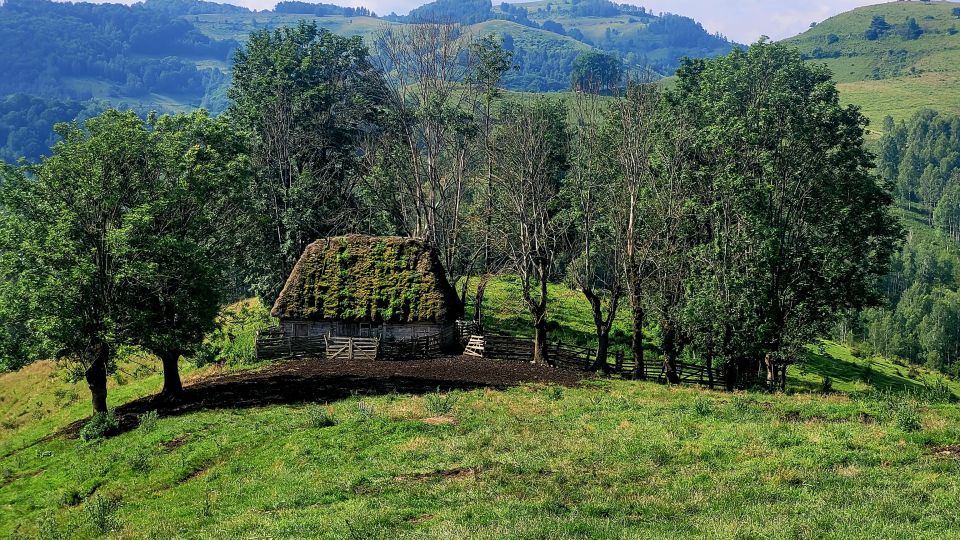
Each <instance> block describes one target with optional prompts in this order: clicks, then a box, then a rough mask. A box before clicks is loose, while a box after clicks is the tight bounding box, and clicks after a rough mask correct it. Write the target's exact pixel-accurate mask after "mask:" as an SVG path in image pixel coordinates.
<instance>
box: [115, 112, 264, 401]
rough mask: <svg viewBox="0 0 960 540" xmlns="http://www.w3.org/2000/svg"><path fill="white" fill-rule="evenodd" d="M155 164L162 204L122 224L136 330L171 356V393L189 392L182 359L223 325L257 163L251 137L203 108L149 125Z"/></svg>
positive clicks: (121, 252) (152, 347)
mask: <svg viewBox="0 0 960 540" xmlns="http://www.w3.org/2000/svg"><path fill="white" fill-rule="evenodd" d="M149 128H150V130H151V131H150V136H151V150H152V158H153V159H152V162H151V163H150V164H149V165H148V166H149V167H150V168H151V169H152V170H154V171H156V172H155V174H153V175H151V177H150V178H149V181H150V184H149V185H147V186H145V189H147V190H149V192H150V193H153V194H154V197H155V198H154V201H153V203H152V204H144V205H142V206H141V207H139V208H137V209H134V210H132V211H131V212H130V213H129V215H128V216H127V217H125V219H124V221H123V223H124V226H123V227H122V228H121V229H119V230H117V231H116V233H115V234H116V239H117V243H116V245H117V256H118V258H119V259H120V260H121V265H122V266H121V268H122V271H123V274H124V276H125V279H126V280H127V282H128V286H127V287H125V290H124V293H125V294H124V299H123V300H124V302H125V303H126V304H127V305H128V306H129V307H128V310H129V313H128V315H127V318H128V319H129V325H128V326H129V334H130V336H129V340H130V342H131V343H133V344H135V345H137V346H139V347H141V348H143V349H145V350H147V351H149V352H151V353H153V354H155V355H156V356H157V357H158V358H159V359H160V360H161V362H162V364H163V373H164V384H163V395H164V396H166V397H168V398H173V399H175V398H176V397H177V396H178V395H179V394H180V393H181V392H182V384H181V381H180V375H179V366H178V362H179V360H180V358H181V356H190V355H192V354H193V353H194V352H196V351H197V349H198V348H199V347H200V346H201V344H202V342H203V339H204V336H205V335H206V334H207V333H208V332H210V331H211V330H213V327H214V321H215V319H216V317H217V314H218V313H219V310H220V307H221V306H222V304H223V301H224V298H225V297H226V295H227V292H226V290H225V289H226V285H227V284H228V283H229V280H228V279H227V278H228V276H227V270H228V267H229V265H230V263H231V259H232V258H233V249H234V246H233V245H232V244H231V243H230V242H229V240H230V238H231V237H235V232H236V231H233V230H232V229H231V228H230V227H232V226H233V222H232V221H231V220H225V219H223V216H228V215H236V214H237V213H238V212H239V211H241V210H242V207H243V205H244V204H245V200H246V199H245V197H244V195H245V193H244V188H245V187H246V186H245V183H246V182H247V181H248V180H249V174H248V173H249V167H248V166H247V160H246V158H245V156H244V154H243V140H242V138H241V137H239V136H238V135H237V134H236V133H235V132H234V131H233V129H232V127H231V126H230V124H229V123H227V122H226V121H224V120H215V119H211V118H210V117H208V116H207V115H206V113H204V112H202V111H199V112H195V113H193V114H190V115H179V116H163V117H159V118H156V119H153V120H152V121H151V123H150V125H149Z"/></svg>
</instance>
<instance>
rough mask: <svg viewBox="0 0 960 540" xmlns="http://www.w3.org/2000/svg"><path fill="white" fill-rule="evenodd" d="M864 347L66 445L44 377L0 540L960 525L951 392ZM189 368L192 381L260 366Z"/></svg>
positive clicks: (189, 418) (58, 384)
mask: <svg viewBox="0 0 960 540" xmlns="http://www.w3.org/2000/svg"><path fill="white" fill-rule="evenodd" d="M515 286H516V285H515V283H513V282H512V281H511V280H509V279H503V280H498V281H495V282H493V283H492V284H491V285H490V288H489V289H488V293H487V294H488V296H487V298H488V299H489V300H490V306H491V308H490V309H489V310H488V314H489V319H488V326H490V327H491V329H492V331H498V330H500V331H507V330H510V329H518V328H520V325H521V321H520V319H519V317H520V316H519V315H518V313H519V309H520V307H519V306H518V305H516V300H514V299H516V298H517V296H516V291H515V289H514V288H515ZM551 293H552V294H554V297H555V298H556V304H555V305H556V306H557V309H556V310H555V313H554V316H553V321H554V325H555V327H558V328H559V329H558V330H557V332H556V333H557V335H558V336H561V337H562V338H563V339H565V340H571V341H572V340H577V339H578V337H577V336H580V339H583V340H586V339H587V338H586V337H585V335H586V332H588V329H587V328H585V327H582V326H579V325H578V322H577V321H580V322H579V324H582V321H583V320H584V316H585V315H586V307H585V304H584V303H583V302H582V300H581V299H580V298H579V297H578V294H579V293H576V292H575V291H571V290H569V289H565V288H563V287H561V286H557V287H556V288H555V289H553V290H552V291H551ZM248 307H249V306H248ZM618 326H619V323H618ZM238 333H239V332H238ZM860 356H863V355H862V353H860V352H858V351H856V350H851V349H849V348H847V347H844V346H841V345H838V344H834V343H824V344H823V345H822V346H816V347H812V348H811V357H810V358H809V359H808V361H807V362H806V363H805V364H804V366H803V367H802V368H794V369H793V370H792V371H791V375H792V376H791V380H790V386H789V391H788V393H787V394H784V395H774V394H768V393H764V392H742V393H735V394H734V393H723V392H711V391H707V390H702V389H698V388H683V387H667V386H661V385H658V384H655V383H650V382H635V381H625V380H612V379H595V380H588V381H586V382H584V383H582V384H580V385H579V386H575V387H561V386H543V385H522V386H519V387H514V388H510V389H506V390H494V389H478V390H472V391H452V392H440V391H436V392H429V393H426V394H422V395H410V394H397V393H389V394H374V395H365V394H364V393H362V392H361V393H357V394H356V395H354V396H353V397H350V398H347V399H344V400H340V401H336V402H332V403H314V402H307V403H301V404H294V405H283V406H280V405H277V406H264V407H251V408H232V409H231V408H225V409H217V408H212V409H209V410H202V411H200V412H193V413H190V414H184V415H179V416H165V415H163V414H161V415H160V416H159V417H157V416H155V415H153V414H149V413H148V414H146V415H144V416H141V417H140V422H139V424H140V425H139V427H137V428H136V429H133V430H132V431H128V432H126V433H123V434H121V435H117V436H114V437H111V438H108V439H105V440H101V441H93V442H84V441H82V440H80V439H78V438H76V437H75V435H64V434H62V433H60V430H62V429H63V428H64V427H65V426H67V425H69V424H71V423H73V422H76V421H77V420H81V419H83V418H84V417H85V416H86V415H87V414H88V408H89V405H88V403H87V400H86V395H85V391H86V390H85V388H82V386H78V385H73V384H70V383H68V382H66V381H65V379H64V374H63V371H62V370H61V369H58V368H57V367H56V366H55V365H54V364H52V363H49V362H44V363H39V364H35V365H33V366H30V367H28V368H25V369H24V370H22V371H19V372H16V373H9V374H5V375H2V376H0V389H2V390H3V392H2V401H0V456H2V457H0V535H2V536H5V537H13V538H98V537H107V538H387V537H390V538H491V539H492V538H545V537H553V538H647V537H671V538H877V537H883V538H945V537H950V536H951V535H954V534H960V518H957V516H958V513H957V510H958V501H960V474H958V473H960V447H958V446H957V444H958V441H960V407H958V406H957V405H956V404H954V403H952V402H951V401H952V399H953V398H951V397H950V396H949V395H948V394H949V393H950V392H952V393H958V392H957V390H958V388H957V386H956V385H955V383H953V382H947V381H944V380H943V379H939V378H938V377H936V376H935V375H934V374H932V373H930V372H926V371H924V370H918V369H916V368H913V369H911V368H908V367H906V366H902V365H898V364H896V363H894V362H891V361H888V360H886V359H882V358H860ZM120 367H121V369H120V371H119V372H118V373H119V375H118V376H115V377H114V378H113V379H112V380H111V390H110V397H111V402H110V403H111V406H112V407H117V406H119V405H121V404H123V403H127V402H129V401H131V400H133V399H136V398H140V397H143V396H148V395H151V394H153V393H154V392H156V391H157V390H158V389H159V388H160V386H161V384H162V377H161V376H160V375H159V374H158V373H157V372H156V371H155V370H153V369H151V368H156V367H158V365H157V363H156V361H154V360H152V359H150V358H148V357H138V356H131V357H129V358H128V360H127V361H125V362H124V363H122V364H121V366H120ZM183 368H184V371H185V377H184V378H185V381H186V384H188V385H189V384H191V383H195V382H198V381H201V380H206V379H209V378H210V377H215V376H222V375H224V374H229V373H240V372H244V371H249V370H256V369H259V366H258V365H256V364H244V363H234V364H233V365H230V364H227V365H219V366H217V365H215V366H207V367H203V368H199V369H198V368H194V367H191V366H190V365H188V364H186V363H185V364H184V365H183ZM825 376H827V377H830V378H831V381H832V392H830V393H823V391H822V390H823V388H822V383H823V378H824V377H825ZM943 385H948V387H949V389H948V390H947V391H944V390H943ZM938 388H939V391H938V390H937V389H938Z"/></svg>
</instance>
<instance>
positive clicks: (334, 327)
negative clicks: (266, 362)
mask: <svg viewBox="0 0 960 540" xmlns="http://www.w3.org/2000/svg"><path fill="white" fill-rule="evenodd" d="M272 314H273V316H274V317H276V318H278V319H279V320H280V331H281V332H282V333H283V335H285V336H287V337H292V338H307V337H314V336H331V337H359V338H364V337H378V338H381V340H383V341H384V342H390V341H408V340H414V339H418V338H425V337H428V336H439V335H450V336H452V335H454V333H453V332H450V330H451V329H452V328H455V327H456V321H457V320H458V319H459V318H460V317H461V316H462V314H463V307H462V305H461V303H460V300H459V298H458V296H457V294H456V291H455V290H454V289H453V287H452V286H451V285H450V283H449V282H448V281H447V277H446V275H445V273H444V271H443V266H442V264H441V263H440V258H439V256H438V253H437V251H436V250H435V249H433V248H431V247H429V246H427V245H426V244H425V243H423V242H421V241H418V240H411V239H407V238H399V237H372V236H361V235H350V236H341V237H336V238H327V239H323V240H319V241H317V242H314V243H313V244H311V245H310V246H308V247H307V249H306V250H305V251H304V253H303V255H302V256H301V257H300V261H299V262H297V265H296V266H295V267H294V269H293V272H292V273H291V274H290V277H289V279H287V283H286V285H285V286H284V288H283V292H281V293H280V297H279V298H278V299H277V302H276V303H275V304H274V306H273V311H272Z"/></svg>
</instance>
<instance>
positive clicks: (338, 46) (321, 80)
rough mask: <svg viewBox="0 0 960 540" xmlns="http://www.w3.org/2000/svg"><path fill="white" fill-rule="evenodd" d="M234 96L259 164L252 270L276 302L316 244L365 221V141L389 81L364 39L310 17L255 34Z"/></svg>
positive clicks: (251, 224)
mask: <svg viewBox="0 0 960 540" xmlns="http://www.w3.org/2000/svg"><path fill="white" fill-rule="evenodd" d="M229 95H230V98H231V99H232V100H233V103H232V104H231V106H230V109H229V111H228V114H229V115H230V118H232V119H233V120H234V121H235V122H237V124H238V125H239V126H240V127H241V128H242V129H243V130H245V131H246V132H247V134H248V137H249V141H248V152H249V155H250V157H251V160H252V162H253V164H254V166H255V168H256V175H255V176H254V180H253V182H252V185H251V191H252V200H251V204H250V207H249V212H248V213H247V214H245V215H243V219H244V220H246V223H247V225H248V228H249V231H250V234H251V238H250V239H249V242H248V244H247V245H248V249H247V250H246V251H247V252H248V253H249V254H250V255H249V257H250V260H248V261H247V266H249V267H250V268H251V273H252V275H251V276H250V281H251V282H252V283H253V285H254V291H255V292H256V293H257V294H259V295H261V297H262V298H264V300H266V301H267V302H268V303H269V302H271V301H272V300H273V299H274V298H275V297H276V295H277V294H278V293H279V292H280V288H281V287H282V285H283V283H284V281H285V280H286V278H287V276H288V275H289V273H290V271H291V270H292V269H293V266H294V264H295V263H296V261H297V259H298V258H299V257H300V255H301V253H302V252H303V249H304V248H305V247H306V246H307V245H308V244H309V243H310V242H312V241H314V240H315V239H316V238H318V237H323V236H327V235H329V234H331V233H336V232H341V231H344V230H349V229H350V228H351V226H352V224H353V222H354V220H355V219H356V216H357V215H358V214H357V211H356V210H357V208H358V206H359V201H358V200H357V182H358V177H359V174H358V169H359V168H360V165H361V163H362V159H361V157H362V155H361V151H360V149H361V141H362V139H363V137H364V135H365V134H366V133H369V132H371V131H374V130H376V129H377V127H376V126H377V123H378V122H379V119H380V116H379V113H380V110H381V104H382V103H383V101H384V99H385V90H384V84H383V79H382V77H381V75H380V73H379V72H378V71H377V70H376V69H374V67H373V66H372V65H371V63H370V58H369V52H368V50H367V48H366V47H365V46H364V45H363V42H362V41H361V39H360V38H359V37H354V38H344V37H340V36H338V35H335V34H332V33H330V32H329V31H327V30H323V29H318V28H317V26H316V24H315V23H305V22H301V23H299V24H298V25H297V26H296V27H293V28H282V29H277V30H274V31H268V30H261V31H257V32H254V33H253V34H251V36H250V40H249V41H248V43H247V45H246V47H245V48H244V49H241V50H239V51H238V52H237V53H236V56H235V58H234V66H233V85H232V86H231V88H230V92H229Z"/></svg>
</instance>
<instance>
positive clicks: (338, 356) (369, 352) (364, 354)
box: [326, 337, 380, 360]
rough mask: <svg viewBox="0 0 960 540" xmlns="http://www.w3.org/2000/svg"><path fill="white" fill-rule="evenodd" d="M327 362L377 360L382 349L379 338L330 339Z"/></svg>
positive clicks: (328, 341)
mask: <svg viewBox="0 0 960 540" xmlns="http://www.w3.org/2000/svg"><path fill="white" fill-rule="evenodd" d="M326 342H327V343H326V358H327V360H376V359H377V351H378V350H379V348H380V340H379V339H377V338H355V337H328V338H326Z"/></svg>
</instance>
